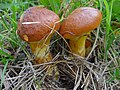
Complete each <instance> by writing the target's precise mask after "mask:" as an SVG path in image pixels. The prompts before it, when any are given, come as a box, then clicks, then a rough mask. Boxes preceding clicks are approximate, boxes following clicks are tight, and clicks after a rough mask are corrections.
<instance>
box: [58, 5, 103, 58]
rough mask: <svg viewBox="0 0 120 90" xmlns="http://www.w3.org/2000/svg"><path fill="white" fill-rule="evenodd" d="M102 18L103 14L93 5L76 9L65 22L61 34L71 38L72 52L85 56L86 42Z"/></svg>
mask: <svg viewBox="0 0 120 90" xmlns="http://www.w3.org/2000/svg"><path fill="white" fill-rule="evenodd" d="M101 20H102V14H101V12H100V11H99V10H98V9H95V8H92V7H81V8H77V9H75V10H74V11H73V12H72V13H71V14H70V15H69V16H68V17H67V18H66V19H65V20H64V21H63V22H62V25H61V28H60V34H61V35H62V36H63V37H64V38H66V39H69V46H70V48H71V52H73V53H75V54H77V55H80V56H82V57H85V46H86V45H85V44H86V42H87V41H86V40H87V38H88V36H89V35H90V32H91V31H92V30H94V29H95V28H97V27H98V26H99V24H100V22H101Z"/></svg>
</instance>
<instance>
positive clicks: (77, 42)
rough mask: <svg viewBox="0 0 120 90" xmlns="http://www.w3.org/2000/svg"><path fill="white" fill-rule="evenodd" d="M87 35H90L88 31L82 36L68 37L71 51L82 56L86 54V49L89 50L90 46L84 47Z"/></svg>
mask: <svg viewBox="0 0 120 90" xmlns="http://www.w3.org/2000/svg"><path fill="white" fill-rule="evenodd" d="M88 35H90V32H89V33H87V34H86V35H84V36H81V37H76V38H74V39H70V41H69V45H70V48H71V52H72V53H74V54H77V55H79V56H82V57H85V56H86V55H87V54H88V51H89V50H90V46H88V47H87V48H86V40H87V38H88Z"/></svg>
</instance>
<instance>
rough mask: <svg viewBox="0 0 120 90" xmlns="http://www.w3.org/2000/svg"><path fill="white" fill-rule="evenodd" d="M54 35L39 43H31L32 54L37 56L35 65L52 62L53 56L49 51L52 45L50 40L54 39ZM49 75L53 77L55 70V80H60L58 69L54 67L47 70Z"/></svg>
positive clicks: (50, 66) (51, 66)
mask: <svg viewBox="0 0 120 90" xmlns="http://www.w3.org/2000/svg"><path fill="white" fill-rule="evenodd" d="M52 35H53V33H52V34H50V35H49V36H48V37H47V38H44V39H42V40H40V41H38V42H30V48H31V50H32V53H33V54H34V56H35V59H34V61H35V63H36V64H40V63H45V62H49V61H51V60H52V55H51V53H50V50H49V47H50V46H49V45H50V40H51V37H52ZM46 70H47V72H46V73H47V74H48V75H52V72H53V70H54V71H55V78H56V79H58V78H57V77H58V71H57V67H56V66H55V65H54V64H53V65H49V67H48V68H47V69H46Z"/></svg>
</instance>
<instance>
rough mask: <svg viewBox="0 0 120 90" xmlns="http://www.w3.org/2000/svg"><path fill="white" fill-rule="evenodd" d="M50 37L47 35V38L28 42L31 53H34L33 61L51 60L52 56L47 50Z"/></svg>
mask: <svg viewBox="0 0 120 90" xmlns="http://www.w3.org/2000/svg"><path fill="white" fill-rule="evenodd" d="M50 39H51V37H48V38H47V39H43V40H41V41H38V42H30V47H31V50H32V53H33V54H34V55H35V60H34V61H35V63H36V64H40V63H44V62H49V61H51V60H52V56H51V53H50V51H49V44H50Z"/></svg>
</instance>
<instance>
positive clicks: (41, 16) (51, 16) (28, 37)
mask: <svg viewBox="0 0 120 90" xmlns="http://www.w3.org/2000/svg"><path fill="white" fill-rule="evenodd" d="M58 21H59V16H58V15H57V14H55V13H54V12H53V11H50V10H48V9H46V8H43V7H38V6H35V7H30V8H29V9H27V10H26V11H25V12H24V14H23V15H22V16H21V17H20V20H19V22H18V31H17V33H18V35H19V36H20V38H21V39H22V40H24V41H26V42H34V41H39V40H41V39H42V38H44V37H45V36H47V35H48V34H49V33H50V32H51V30H52V28H54V30H58V29H59V27H60V23H59V22H58Z"/></svg>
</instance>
